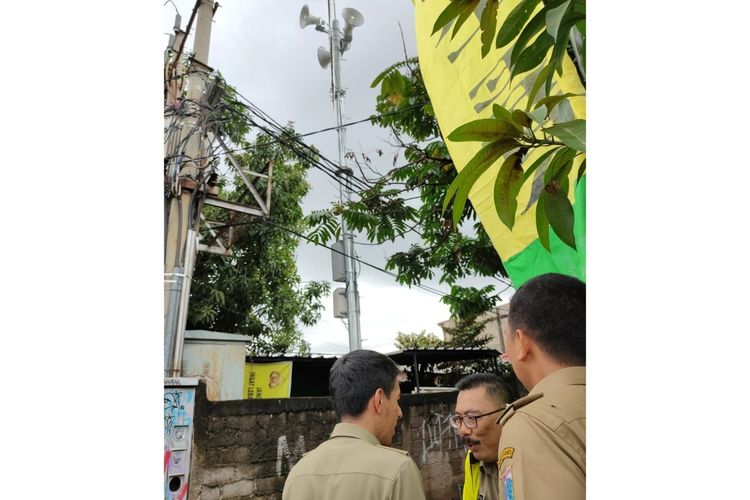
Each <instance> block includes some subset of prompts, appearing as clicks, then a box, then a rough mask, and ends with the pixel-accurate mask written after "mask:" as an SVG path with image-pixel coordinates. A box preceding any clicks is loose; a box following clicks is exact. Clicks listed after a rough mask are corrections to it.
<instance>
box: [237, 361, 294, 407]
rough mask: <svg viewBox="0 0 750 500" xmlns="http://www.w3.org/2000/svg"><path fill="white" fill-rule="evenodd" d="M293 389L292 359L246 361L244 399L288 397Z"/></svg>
mask: <svg viewBox="0 0 750 500" xmlns="http://www.w3.org/2000/svg"><path fill="white" fill-rule="evenodd" d="M291 391H292V362H291V361H280V362H277V363H245V381H244V383H243V387H242V393H243V394H244V395H245V398H244V399H273V398H288V397H289V396H290V394H291Z"/></svg>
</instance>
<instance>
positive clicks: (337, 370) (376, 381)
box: [328, 349, 399, 417]
mask: <svg viewBox="0 0 750 500" xmlns="http://www.w3.org/2000/svg"><path fill="white" fill-rule="evenodd" d="M398 374H399V369H398V367H397V366H396V364H395V363H394V362H393V360H391V358H389V357H388V356H385V355H383V354H380V353H379V352H375V351H368V350H365V349H360V350H358V351H352V352H350V353H347V354H344V355H343V356H341V357H340V358H339V359H337V360H336V362H335V363H334V364H333V366H332V367H331V373H330V375H329V377H328V392H329V394H330V395H331V401H332V402H333V409H334V410H336V413H337V414H338V415H339V417H343V416H350V417H358V416H360V415H361V414H362V413H364V411H365V409H366V408H367V402H368V401H369V400H370V398H371V397H372V395H373V394H375V391H377V390H378V389H383V392H385V395H386V397H388V398H390V397H391V392H393V389H394V387H395V386H396V380H397V377H398Z"/></svg>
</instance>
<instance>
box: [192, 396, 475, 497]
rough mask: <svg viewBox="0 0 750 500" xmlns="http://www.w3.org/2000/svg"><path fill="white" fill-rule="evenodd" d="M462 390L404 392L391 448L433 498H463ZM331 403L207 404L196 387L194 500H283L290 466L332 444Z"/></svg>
mask: <svg viewBox="0 0 750 500" xmlns="http://www.w3.org/2000/svg"><path fill="white" fill-rule="evenodd" d="M455 401H456V393H438V394H420V395H414V394H404V395H402V396H401V400H400V404H401V409H402V410H403V413H404V417H403V419H402V420H401V421H400V424H399V427H398V429H397V432H396V436H395V437H394V442H393V446H395V447H396V448H400V449H402V450H406V451H408V452H409V453H410V455H411V456H412V458H413V459H414V461H415V462H416V463H417V465H418V466H419V469H420V471H421V473H422V477H423V479H424V485H425V491H426V493H427V498H428V500H455V499H459V500H460V496H459V485H460V484H461V482H462V480H463V460H464V456H465V449H464V446H463V443H462V442H461V440H460V438H459V437H458V435H457V434H456V432H455V431H454V429H453V428H452V427H450V425H449V424H448V420H447V419H448V416H449V415H450V414H451V412H452V411H453V409H454V408H455ZM337 421H338V419H337V418H336V414H335V413H334V411H333V410H332V409H331V403H330V400H329V398H327V397H322V398H292V399H267V400H243V401H219V402H209V401H208V400H207V399H206V398H205V385H204V384H201V385H200V386H199V388H198V391H197V395H196V402H195V416H194V435H193V447H192V461H191V470H190V489H189V495H188V496H189V500H197V499H201V500H217V499H223V500H239V499H254V500H271V499H273V500H277V499H280V498H281V492H282V490H283V488H284V480H285V478H286V475H287V474H288V473H289V470H290V468H291V467H292V466H293V465H294V464H295V463H296V462H297V460H299V458H300V457H301V456H302V454H303V453H306V452H308V451H310V450H312V449H313V448H315V447H316V446H318V445H319V444H320V443H321V442H323V441H325V440H326V439H328V436H329V435H330V433H331V431H332V430H333V427H334V425H336V423H337Z"/></svg>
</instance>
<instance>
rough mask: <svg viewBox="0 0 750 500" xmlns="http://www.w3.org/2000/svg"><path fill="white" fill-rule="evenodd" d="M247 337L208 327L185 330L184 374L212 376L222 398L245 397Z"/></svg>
mask: <svg viewBox="0 0 750 500" xmlns="http://www.w3.org/2000/svg"><path fill="white" fill-rule="evenodd" d="M246 342H247V337H246V336H245V335H236V334H231V333H220V332H209V331H206V330H187V331H185V345H184V348H183V351H182V376H183V377H208V378H210V379H211V380H212V381H213V382H215V383H216V384H217V386H218V390H219V399H220V400H221V401H227V400H231V399H242V382H243V378H244V376H245V345H246Z"/></svg>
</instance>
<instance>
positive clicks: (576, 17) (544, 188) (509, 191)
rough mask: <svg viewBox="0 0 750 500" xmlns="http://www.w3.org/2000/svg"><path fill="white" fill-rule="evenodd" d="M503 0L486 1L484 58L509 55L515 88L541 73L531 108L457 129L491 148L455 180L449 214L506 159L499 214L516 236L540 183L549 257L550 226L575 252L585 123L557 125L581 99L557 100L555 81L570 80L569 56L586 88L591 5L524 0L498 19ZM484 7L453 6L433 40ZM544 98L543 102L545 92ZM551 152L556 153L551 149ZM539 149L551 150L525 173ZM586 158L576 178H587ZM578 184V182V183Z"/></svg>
mask: <svg viewBox="0 0 750 500" xmlns="http://www.w3.org/2000/svg"><path fill="white" fill-rule="evenodd" d="M499 1H500V0H487V1H486V2H485V5H484V7H483V10H482V13H481V15H480V19H479V23H480V29H481V31H482V35H481V40H482V48H481V55H482V57H483V58H484V57H486V56H487V55H489V54H490V53H491V49H492V44H493V41H494V45H495V47H496V48H502V47H506V46H508V45H509V44H512V48H510V49H509V50H510V59H509V65H510V72H511V73H510V75H511V81H512V80H513V78H515V77H516V76H518V75H521V74H523V73H527V72H530V71H533V70H539V72H538V75H537V77H536V79H535V82H534V84H533V85H532V88H531V90H530V91H529V92H528V95H527V101H526V106H525V109H505V108H503V107H501V106H499V105H497V104H495V105H494V108H493V117H492V118H482V119H478V120H474V121H471V122H469V123H466V124H464V125H461V126H460V127H458V128H456V129H455V130H453V131H452V132H451V133H450V134H449V135H448V139H449V140H451V141H456V142H459V141H477V142H483V143H485V145H484V146H483V147H482V149H480V150H479V152H477V154H476V155H475V156H474V157H473V158H472V159H471V160H470V161H469V163H468V164H467V165H466V166H465V167H464V169H463V170H462V171H461V173H460V174H459V175H458V177H456V179H454V181H453V183H452V184H451V186H450V189H449V190H448V192H447V194H446V197H445V200H444V203H443V210H447V209H448V208H449V206H450V205H451V203H452V206H453V211H452V214H453V220H454V222H456V221H458V220H459V219H460V217H461V207H462V206H463V204H464V203H466V198H467V197H468V194H469V191H470V189H471V187H472V186H473V184H474V183H475V182H476V181H477V180H478V179H479V177H480V176H481V175H482V174H483V173H484V172H485V171H486V170H487V169H488V168H489V167H490V166H492V165H493V164H495V162H497V161H500V160H502V164H501V167H500V170H499V172H498V175H497V178H496V181H495V187H494V199H495V206H496V210H497V215H498V217H499V218H500V220H501V221H502V222H503V224H505V225H506V226H507V227H508V228H509V229H512V228H513V225H514V223H515V214H516V211H517V208H518V199H517V198H518V193H519V191H520V190H521V187H522V186H523V184H524V183H526V182H534V183H535V184H539V188H538V189H532V197H531V198H530V199H529V200H528V202H527V204H526V209H525V210H528V209H529V208H530V207H531V206H533V205H534V204H537V209H536V214H537V221H536V222H537V231H538V234H539V240H540V242H541V243H542V245H543V246H544V247H545V248H546V249H547V250H548V251H549V250H550V246H549V234H548V227H551V228H552V230H553V231H554V232H555V233H556V234H557V235H558V236H559V237H560V239H561V240H562V241H563V242H565V243H566V244H567V245H569V246H571V247H573V248H575V239H574V237H573V208H572V204H571V193H572V189H571V186H570V185H569V184H570V183H569V182H568V175H569V173H570V171H571V168H572V166H573V161H574V159H575V158H576V157H578V156H583V157H584V158H585V152H586V121H585V120H582V119H576V120H570V121H566V122H562V123H554V122H553V120H552V118H551V116H550V113H551V112H552V111H553V110H554V108H555V107H556V106H557V105H558V104H559V103H560V102H562V101H563V100H567V99H570V98H573V97H581V96H580V95H578V94H572V93H566V94H561V95H550V92H551V89H552V82H553V78H554V75H555V74H557V75H562V74H563V59H564V57H565V56H566V54H570V56H571V59H572V60H573V61H574V63H575V67H576V70H577V74H578V77H579V79H580V81H581V84H582V85H583V86H584V88H585V85H586V69H585V68H586V2H585V0H521V1H520V2H519V3H518V5H517V6H516V7H515V8H514V9H513V10H511V11H510V12H509V13H508V15H507V16H505V17H504V18H499V15H498V5H499ZM478 5H479V1H478V0H451V1H450V3H449V4H448V6H447V7H446V8H445V9H444V10H443V12H442V13H441V14H440V15H439V16H438V18H437V19H436V20H435V24H434V26H433V34H435V33H437V32H438V31H440V30H441V29H443V28H446V27H449V26H450V23H451V22H452V23H453V28H452V32H451V38H453V37H454V36H455V35H456V33H458V31H459V30H460V29H461V26H462V25H463V24H464V22H465V21H466V19H467V18H468V16H469V15H472V14H473V12H474V10H475V9H476V8H477V7H478ZM542 87H544V93H543V94H542V96H541V98H538V95H539V91H540V90H541V89H542ZM550 147H552V149H549V148H550ZM536 148H547V149H548V151H546V152H545V154H544V155H542V156H541V157H539V158H538V159H537V160H536V161H535V162H534V163H533V164H532V165H530V166H528V167H527V168H524V165H525V164H526V163H525V161H524V160H525V159H526V158H527V156H528V155H529V154H530V153H531V152H532V151H533V150H534V149H536ZM585 169H586V161H585V159H584V160H583V161H582V162H581V164H580V167H579V169H578V172H577V176H576V179H577V180H580V178H581V177H582V176H583V175H584V173H585ZM576 182H577V181H576Z"/></svg>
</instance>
